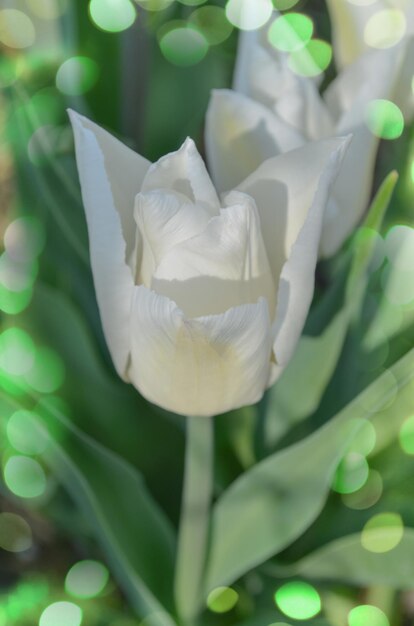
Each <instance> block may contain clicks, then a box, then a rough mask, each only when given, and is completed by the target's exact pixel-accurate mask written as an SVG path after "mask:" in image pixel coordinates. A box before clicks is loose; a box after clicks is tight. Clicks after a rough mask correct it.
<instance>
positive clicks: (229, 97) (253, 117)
mask: <svg viewBox="0 0 414 626" xmlns="http://www.w3.org/2000/svg"><path fill="white" fill-rule="evenodd" d="M303 143H304V138H303V137H302V135H301V134H300V133H299V132H298V131H296V130H295V129H294V128H292V127H291V126H290V125H289V124H286V122H285V121H284V120H282V119H281V118H280V117H279V116H278V115H277V114H275V113H273V112H272V111H270V110H269V109H268V108H267V107H265V106H264V105H263V104H261V103H260V102H255V101H254V100H252V99H250V98H247V97H246V96H243V95H242V94H239V93H237V92H235V91H230V90H227V89H220V90H215V91H213V92H212V96H211V99H210V104H209V107H208V110H207V117H206V132H205V144H206V151H207V157H208V163H209V166H210V171H211V172H212V177H213V180H214V183H215V185H216V188H217V189H218V190H219V191H221V192H223V191H228V190H229V189H233V188H234V187H235V186H236V185H238V184H239V183H240V182H241V181H242V180H244V179H245V178H246V177H247V176H248V175H249V174H250V172H253V171H254V170H255V169H257V168H258V167H259V165H261V164H262V163H263V161H266V159H268V158H270V157H273V156H275V155H276V154H279V153H280V152H287V151H288V150H292V149H294V148H297V147H299V146H301V145H303Z"/></svg>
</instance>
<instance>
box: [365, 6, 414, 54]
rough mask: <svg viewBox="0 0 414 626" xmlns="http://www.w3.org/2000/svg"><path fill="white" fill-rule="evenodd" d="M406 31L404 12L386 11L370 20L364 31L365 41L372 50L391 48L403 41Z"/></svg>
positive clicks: (376, 14) (379, 12)
mask: <svg viewBox="0 0 414 626" xmlns="http://www.w3.org/2000/svg"><path fill="white" fill-rule="evenodd" d="M406 30H407V21H406V18H405V15H404V13H403V12H402V11H400V10H399V9H384V10H382V11H378V12H377V13H374V15H372V16H371V17H370V18H369V20H368V21H367V24H366V26H365V30H364V39H365V42H366V43H367V44H368V45H369V46H371V47H372V48H391V47H392V46H395V45H396V44H397V43H398V42H399V41H401V39H402V38H403V37H404V35H405V33H406Z"/></svg>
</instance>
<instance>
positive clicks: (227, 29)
mask: <svg viewBox="0 0 414 626" xmlns="http://www.w3.org/2000/svg"><path fill="white" fill-rule="evenodd" d="M189 21H190V23H191V24H194V26H195V27H196V28H197V29H198V30H199V31H200V32H201V33H203V35H204V37H205V38H206V40H207V41H208V43H209V44H210V46H216V45H218V44H220V43H222V42H223V41H225V40H226V39H228V37H230V35H231V33H232V32H233V26H232V24H230V22H229V21H228V19H227V17H226V14H225V11H224V9H222V8H221V7H212V6H208V7H200V8H199V9H196V10H195V11H194V12H193V13H192V14H191V15H190V17H189Z"/></svg>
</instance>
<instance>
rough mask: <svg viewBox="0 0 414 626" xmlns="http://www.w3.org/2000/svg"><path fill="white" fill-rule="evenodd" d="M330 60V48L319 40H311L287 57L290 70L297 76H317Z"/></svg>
mask: <svg viewBox="0 0 414 626" xmlns="http://www.w3.org/2000/svg"><path fill="white" fill-rule="evenodd" d="M331 60H332V46H331V45H330V44H329V43H328V42H327V41H322V40H321V39H311V40H310V41H309V42H308V43H307V44H306V45H305V46H304V47H303V48H301V49H300V50H296V51H294V52H292V53H291V54H290V56H289V67H290V69H291V70H292V71H293V72H295V73H296V74H299V76H310V77H311V76H318V75H319V74H322V72H324V71H325V70H326V69H327V67H328V66H329V64H330V63H331Z"/></svg>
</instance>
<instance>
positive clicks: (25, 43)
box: [0, 9, 36, 49]
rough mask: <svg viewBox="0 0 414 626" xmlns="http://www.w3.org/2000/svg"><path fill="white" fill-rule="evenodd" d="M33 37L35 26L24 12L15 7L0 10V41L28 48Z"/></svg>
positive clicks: (34, 37)
mask: <svg viewBox="0 0 414 626" xmlns="http://www.w3.org/2000/svg"><path fill="white" fill-rule="evenodd" d="M35 39H36V31H35V27H34V25H33V22H32V20H31V19H30V17H29V16H28V15H26V13H23V11H18V10H17V9H1V10H0V43H2V44H4V45H5V46H8V47H9V48H18V49H21V48H29V47H30V46H31V45H33V44H34V42H35Z"/></svg>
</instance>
